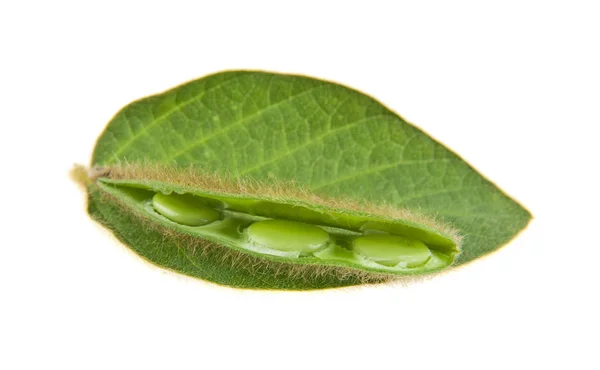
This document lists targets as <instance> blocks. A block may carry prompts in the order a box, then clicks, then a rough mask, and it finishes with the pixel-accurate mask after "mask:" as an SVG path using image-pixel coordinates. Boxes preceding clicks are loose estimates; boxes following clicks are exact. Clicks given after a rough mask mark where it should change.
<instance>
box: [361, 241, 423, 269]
mask: <svg viewBox="0 0 600 370" xmlns="http://www.w3.org/2000/svg"><path fill="white" fill-rule="evenodd" d="M354 250H355V251H356V252H357V253H359V254H361V255H362V256H364V257H366V258H368V259H370V260H372V261H374V262H377V263H379V264H381V265H385V266H396V265H398V264H400V265H401V266H402V265H404V266H406V267H416V266H420V265H423V264H424V263H426V262H427V261H428V260H429V258H430V257H431V251H430V250H429V248H427V246H426V245H425V244H424V243H423V242H421V241H419V240H413V239H407V238H403V237H401V236H397V235H389V234H372V235H366V236H361V237H358V238H356V239H355V240H354Z"/></svg>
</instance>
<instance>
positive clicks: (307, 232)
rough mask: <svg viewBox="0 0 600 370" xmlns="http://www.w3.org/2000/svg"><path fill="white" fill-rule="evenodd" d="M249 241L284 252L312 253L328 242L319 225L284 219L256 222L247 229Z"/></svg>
mask: <svg viewBox="0 0 600 370" xmlns="http://www.w3.org/2000/svg"><path fill="white" fill-rule="evenodd" d="M247 233H248V238H249V240H250V243H252V244H254V245H256V246H259V247H263V248H269V249H276V250H279V251H286V252H288V251H289V252H301V253H312V252H314V251H317V250H319V249H321V248H322V247H324V246H325V245H326V244H327V243H328V242H329V234H328V233H327V232H326V231H325V230H323V229H321V228H320V227H317V226H313V225H308V224H304V223H301V222H294V221H286V220H267V221H261V222H256V223H253V224H252V225H250V226H249V227H248V229H247Z"/></svg>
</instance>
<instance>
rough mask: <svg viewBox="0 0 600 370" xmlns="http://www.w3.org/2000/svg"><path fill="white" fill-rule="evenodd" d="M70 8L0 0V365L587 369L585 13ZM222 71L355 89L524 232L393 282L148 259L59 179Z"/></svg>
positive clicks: (590, 127)
mask: <svg viewBox="0 0 600 370" xmlns="http://www.w3.org/2000/svg"><path fill="white" fill-rule="evenodd" d="M16 4H18V5H16ZM87 4H88V2H82V1H77V2H76V1H74V2H72V3H68V2H65V1H39V2H28V1H20V2H16V1H15V2H3V3H2V5H0V40H1V43H0V110H1V113H2V114H1V116H0V161H1V167H0V169H1V175H0V176H1V181H0V187H1V196H2V201H1V202H0V215H1V216H0V217H1V218H2V220H1V223H0V225H2V226H1V227H0V230H1V232H2V234H1V235H2V236H1V238H0V244H1V256H0V368H2V369H26V368H30V369H53V368H56V369H120V368H128V369H135V368H143V369H152V368H168V369H177V368H186V369H187V368H202V369H220V368H243V369H246V368H265V369H288V368H290V369H319V368H326V369H338V368H340V369H352V368H365V369H367V368H368V369H380V368H397V369H422V368H444V369H452V368H460V369H482V368H484V369H505V368H511V369H512V368H523V369H525V368H547V367H556V368H572V369H598V368H599V367H600V361H599V360H598V355H597V350H598V343H599V339H598V336H599V332H600V325H599V319H598V313H599V311H600V305H599V304H598V302H597V299H598V295H599V294H598V292H599V286H600V284H599V283H600V279H599V273H598V270H599V269H598V263H599V260H600V254H599V252H598V250H599V247H600V242H599V239H600V238H599V237H598V236H597V232H598V229H599V221H600V217H599V216H598V209H599V207H600V202H599V199H598V187H599V185H598V184H599V183H598V180H597V179H596V175H597V173H598V172H599V167H600V166H598V160H599V159H600V155H599V150H598V141H599V139H598V137H599V136H598V135H599V132H598V127H599V124H600V72H599V70H600V55H599V50H600V26H599V25H600V21H599V19H600V12H599V10H598V9H597V8H596V5H597V4H598V3H597V2H595V1H588V2H584V1H539V2H534V1H498V2H491V1H473V2H465V1H440V2H430V1H414V2H399V1H390V2H378V1H372V0H371V1H365V2H356V3H354V2H350V1H344V2H340V3H334V2H327V1H324V0H321V1H317V2H311V1H298V2H284V1H279V2H272V3H269V2H265V1H257V0H253V1H245V2H244V1H240V2H231V1H196V2H192V3H179V2H176V1H169V2H163V3H162V4H160V5H159V4H154V3H153V2H149V1H144V2H139V3H132V2H126V1H118V2H114V3H111V2H106V1H104V2H96V5H87ZM224 69H263V70H271V71H279V72H288V73H300V74H306V75H311V76H314V77H320V78H326V79H329V80H334V81H338V82H341V83H344V84H346V85H349V86H352V87H354V88H357V89H359V90H362V91H364V92H366V93H369V94H371V95H373V96H375V97H377V98H378V99H379V100H381V101H382V102H383V103H384V104H386V105H388V106H389V107H391V108H392V109H394V110H395V111H397V112H399V113H400V114H402V115H403V116H404V117H405V118H406V119H407V120H409V121H411V122H414V123H415V124H416V125H418V126H419V127H421V128H423V129H424V130H425V131H426V132H428V133H430V134H431V135H432V136H433V137H435V138H436V139H438V140H440V141H442V142H443V143H445V144H446V145H448V146H449V147H450V148H452V149H453V150H455V151H457V152H458V153H459V154H460V155H461V156H463V157H464V158H465V159H467V160H468V161H469V162H470V163H471V164H473V165H474V166H475V167H476V168H477V169H479V170H480V171H481V172H482V173H483V174H484V175H485V176H487V177H488V178H490V179H492V180H493V181H494V182H496V183H497V184H498V185H499V186H500V187H501V188H502V189H504V190H505V191H507V192H508V193H509V194H510V195H512V196H513V197H515V199H517V200H519V201H520V202H521V203H522V204H524V205H525V206H526V207H527V208H528V209H529V210H531V212H532V213H533V214H534V216H535V219H534V220H533V221H532V223H531V224H530V226H529V227H528V228H527V229H526V230H525V231H523V232H522V233H521V234H520V235H519V236H518V238H517V239H515V240H514V241H513V242H512V243H510V244H509V245H507V246H506V247H504V248H503V249H501V250H500V251H498V252H497V253H494V254H492V255H491V256H488V257H486V258H483V259H481V260H479V261H477V262H475V263H472V264H469V265H467V266H465V267H462V268H459V269H457V270H454V271H451V272H448V273H444V274H441V275H439V276H438V277H436V278H434V279H431V280H427V281H423V282H420V283H416V284H412V285H410V286H380V287H359V288H347V289H341V290H330V291H320V292H308V293H297V292H260V291H240V290H234V289H231V288H224V287H219V286H216V285H213V284H210V283H205V282H202V281H198V280H193V279H189V278H186V277H182V276H179V275H175V274H173V273H168V272H165V271H162V270H160V269H158V268H156V267H154V266H151V265H148V264H147V263H145V262H143V261H142V260H141V259H140V258H138V257H137V256H136V255H134V254H133V253H131V252H129V251H128V249H126V248H125V247H123V246H122V245H120V244H119V243H117V242H116V240H115V238H114V237H112V236H111V234H110V233H109V232H107V231H106V230H104V229H102V228H100V227H99V226H98V225H96V224H95V223H94V222H92V221H91V220H90V219H89V218H88V217H87V216H86V213H85V198H84V195H83V193H82V192H81V191H80V189H79V188H78V187H77V186H76V185H75V184H73V183H72V182H70V181H69V179H68V171H69V169H70V168H71V166H72V164H73V163H76V162H77V163H84V164H86V163H88V162H89V159H90V154H91V151H92V148H93V146H94V142H95V139H96V137H97V136H98V135H99V134H100V132H101V131H102V129H103V128H104V126H105V125H106V123H107V122H108V121H109V119H110V118H111V116H112V115H113V114H114V113H115V112H116V111H117V110H118V109H119V108H121V107H122V106H123V105H125V104H127V103H129V102H130V101H132V100H134V99H137V98H140V97H142V96H145V95H149V94H153V93H157V92H160V91H162V90H164V89H167V88H170V87H173V86H175V85H177V84H180V83H182V82H185V81H188V80H190V79H194V78H198V77H201V76H203V75H206V74H209V73H213V72H216V71H220V70H224Z"/></svg>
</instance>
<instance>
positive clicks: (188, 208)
mask: <svg viewBox="0 0 600 370" xmlns="http://www.w3.org/2000/svg"><path fill="white" fill-rule="evenodd" d="M152 206H153V207H154V209H155V210H156V212H158V213H160V214H161V215H163V216H165V217H166V218H168V219H169V220H171V221H173V222H177V223H179V224H182V225H187V226H201V225H206V224H209V223H211V222H214V221H216V220H218V219H219V217H220V215H219V212H217V211H215V210H214V209H212V208H209V207H207V206H206V203H205V202H204V201H202V199H200V198H198V197H195V196H193V195H187V194H186V195H181V194H170V195H166V194H163V193H156V194H155V195H154V197H152Z"/></svg>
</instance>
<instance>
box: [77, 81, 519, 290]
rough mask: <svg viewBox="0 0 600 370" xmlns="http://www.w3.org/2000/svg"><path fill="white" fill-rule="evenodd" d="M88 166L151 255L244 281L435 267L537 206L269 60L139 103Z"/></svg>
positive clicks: (497, 238) (487, 240) (282, 285)
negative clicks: (271, 69)
mask: <svg viewBox="0 0 600 370" xmlns="http://www.w3.org/2000/svg"><path fill="white" fill-rule="evenodd" d="M76 172H77V173H78V174H79V175H78V176H77V177H78V178H79V179H80V181H81V182H84V183H85V185H86V186H87V189H88V195H89V196H88V200H89V203H88V211H89V213H90V214H91V215H92V217H94V218H95V219H96V220H98V221H99V222H101V223H102V224H104V225H105V226H107V227H108V228H110V229H111V230H112V231H113V232H114V233H115V235H116V236H117V237H118V238H119V239H120V240H121V241H123V242H124V243H125V244H126V245H128V246H129V247H130V248H132V249H133V250H134V251H136V252H137V253H138V254H139V255H141V256H142V257H144V258H146V259H147V260H148V261H150V262H152V263H154V264H156V265H159V266H162V267H165V268H168V269H171V270H174V271H177V272H180V273H184V274H187V275H190V276H194V277H198V278H202V279H205V280H209V281H213V282H216V283H219V284H224V285H230V286H235V287H243V288H256V289H322V288H330V287H338V286H347V285H356V284H361V283H377V282H382V281H388V280H390V279H395V278H397V277H400V276H405V275H420V274H428V273H432V272H436V271H439V270H442V269H445V268H448V267H451V266H453V265H458V264H461V263H464V262H467V261H470V260H472V259H474V258H476V257H479V256H481V255H483V254H486V253H488V252H490V251H492V250H495V249H497V248H499V247H500V246H502V245H503V244H505V243H506V242H507V241H509V240H510V239H511V238H512V237H513V236H514V235H515V234H516V233H517V232H518V231H519V230H521V229H522V228H523V227H525V225H526V224H527V223H528V221H529V219H530V217H531V216H530V214H529V213H528V212H527V211H526V210H525V209H523V208H522V207H521V206H520V205H518V204H517V203H516V202H514V201H513V200H512V199H510V198H509V197H508V196H506V195H505V194H504V193H502V192H501V191H500V190H499V189H498V188H497V187H496V186H495V185H493V184H492V183H490V182H489V181H488V180H486V179H485V178H483V177H482V176H481V175H479V174H478V173H477V172H476V171H475V170H474V169H473V168H471V167H470V166H469V165H468V164H467V163H466V162H464V161H463V160H462V159H460V158H459V157H458V156H456V155H455V154H454V153H452V152H451V151H449V150H448V149H446V148H445V147H444V146H442V145H441V144H439V143H438V142H436V141H434V140H433V139H431V138H430V137H429V136H427V135H426V134H424V133H423V132H421V131H419V130H418V129H417V128H415V127H414V126H412V125H410V124H408V123H407V122H405V121H404V120H403V119H402V118H400V117H399V116H398V115H396V114H395V113H393V112H391V111H390V110H389V109H387V108H386V107H384V106H383V105H381V104H380V103H379V102H377V101H375V100H374V99H372V98H370V97H368V96H366V95H364V94H362V93H359V92H357V91H355V90H352V89H349V88H347V87H344V86H340V85H337V84H333V83H330V82H325V81H320V80H316V79H311V78H307V77H301V76H290V75H281V74H272V73H265V72H246V71H234V72H224V73H219V74H215V75H211V76H208V77H205V78H202V79H199V80H196V81H192V82H190V83H187V84H184V85H182V86H179V87H177V88H175V89H172V90H169V91H166V92H165V93H162V94H159V95H155V96H151V97H148V98H145V99H142V100H139V101H137V102H134V103H132V104H130V105H128V106H126V107H125V108H123V110H121V111H120V112H119V113H118V114H117V115H116V116H115V117H114V118H113V119H112V120H111V122H110V123H109V124H108V126H107V128H106V129H105V131H104V132H103V133H102V135H101V136H100V138H99V139H98V142H97V144H96V148H95V149H94V154H93V159H92V165H91V167H90V169H89V170H83V169H81V168H79V169H77V171H76Z"/></svg>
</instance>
